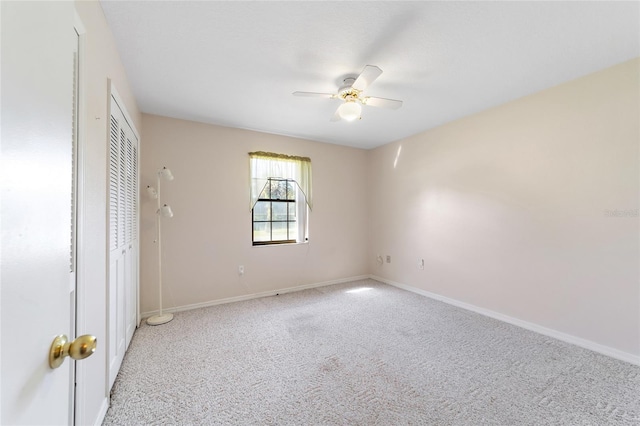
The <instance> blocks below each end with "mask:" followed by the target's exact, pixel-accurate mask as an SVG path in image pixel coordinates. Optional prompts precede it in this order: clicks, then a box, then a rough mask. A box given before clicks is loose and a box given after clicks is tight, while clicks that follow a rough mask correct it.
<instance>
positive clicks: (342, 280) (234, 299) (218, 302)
mask: <svg viewBox="0 0 640 426" xmlns="http://www.w3.org/2000/svg"><path fill="white" fill-rule="evenodd" d="M366 279H369V275H359V276H356V277H349V278H339V279H337V280H331V281H323V282H319V283H312V284H305V285H300V286H296V287H287V288H280V289H276V290H269V291H263V292H260V293H252V294H244V295H242V296H235V297H227V298H225V299H217V300H210V301H208V302H202V303H193V304H191V305H184V306H177V307H173V308H166V309H163V310H162V311H163V312H183V311H190V310H192V309H199V308H206V307H209V306H215V305H222V304H223V303H233V302H241V301H243V300H251V299H259V298H260V297H268V296H275V295H276V294H285V293H292V292H294V291H301V290H307V289H310V288H317V287H325V286H328V285H333V284H342V283H348V282H351V281H358V280H366ZM159 313H160V311H159V310H155V311H149V312H142V313H141V314H140V316H141V317H142V318H149V317H151V316H153V315H157V314H159Z"/></svg>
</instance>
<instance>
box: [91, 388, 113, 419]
mask: <svg viewBox="0 0 640 426" xmlns="http://www.w3.org/2000/svg"><path fill="white" fill-rule="evenodd" d="M107 380H109V378H108V377H107ZM108 409H109V398H105V399H104V400H103V401H102V405H101V406H100V410H99V411H98V416H97V417H96V421H95V422H94V423H93V424H94V425H95V426H100V425H102V421H103V420H104V416H106V415H107V410H108Z"/></svg>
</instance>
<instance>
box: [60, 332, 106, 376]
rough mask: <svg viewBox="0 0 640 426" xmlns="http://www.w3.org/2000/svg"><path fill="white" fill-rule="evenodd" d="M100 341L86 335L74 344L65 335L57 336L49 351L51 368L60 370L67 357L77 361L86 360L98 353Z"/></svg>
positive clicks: (77, 339)
mask: <svg viewBox="0 0 640 426" xmlns="http://www.w3.org/2000/svg"><path fill="white" fill-rule="evenodd" d="M97 345H98V339H97V338H96V336H91V335H89V334H85V335H84V336H80V337H78V338H76V340H74V341H73V342H69V339H68V338H67V336H65V335H64V334H61V335H60V336H57V337H56V338H55V339H53V343H51V349H50V350H49V367H51V368H58V367H60V366H61V365H62V363H63V362H64V359H65V357H67V356H70V357H71V358H73V359H75V360H76V361H77V360H81V359H85V358H87V357H89V356H91V354H93V353H94V352H95V351H96V346H97Z"/></svg>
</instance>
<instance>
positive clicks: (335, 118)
mask: <svg viewBox="0 0 640 426" xmlns="http://www.w3.org/2000/svg"><path fill="white" fill-rule="evenodd" d="M339 109H340V107H338V108H337V109H336V112H335V114H333V116H332V117H331V119H330V120H329V121H340V120H342V117H340V114H338V110H339Z"/></svg>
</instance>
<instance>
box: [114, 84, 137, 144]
mask: <svg viewBox="0 0 640 426" xmlns="http://www.w3.org/2000/svg"><path fill="white" fill-rule="evenodd" d="M107 85H108V89H109V96H110V97H112V98H113V100H114V101H115V102H116V104H118V107H120V111H121V112H122V115H123V116H124V119H125V121H126V122H127V123H128V124H129V127H131V130H133V134H134V135H135V136H136V139H138V143H139V142H140V133H138V129H136V126H135V123H134V122H133V119H132V118H131V116H130V115H129V111H127V108H126V105H125V103H124V101H123V100H122V97H121V96H120V94H119V93H118V91H117V90H116V87H115V85H114V84H113V81H111V79H110V78H108V79H107ZM109 104H111V99H109ZM109 113H111V108H109ZM108 128H109V126H107V129H108Z"/></svg>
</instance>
